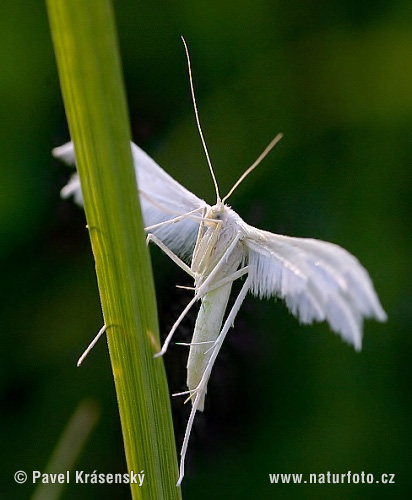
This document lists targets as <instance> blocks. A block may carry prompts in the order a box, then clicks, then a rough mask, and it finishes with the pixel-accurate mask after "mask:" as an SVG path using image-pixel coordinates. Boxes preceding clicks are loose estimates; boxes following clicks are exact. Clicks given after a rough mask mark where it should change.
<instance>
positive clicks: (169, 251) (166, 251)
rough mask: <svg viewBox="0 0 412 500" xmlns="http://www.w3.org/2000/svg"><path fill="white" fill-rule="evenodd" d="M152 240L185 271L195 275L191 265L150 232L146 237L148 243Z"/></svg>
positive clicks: (192, 275)
mask: <svg viewBox="0 0 412 500" xmlns="http://www.w3.org/2000/svg"><path fill="white" fill-rule="evenodd" d="M151 241H153V243H155V244H156V245H157V246H158V247H159V248H160V249H161V250H163V252H164V253H165V254H166V255H167V256H168V257H169V258H170V259H172V260H173V262H174V263H175V264H177V265H178V266H179V267H180V268H181V269H183V271H185V272H186V273H187V274H189V275H190V276H191V277H192V278H194V277H195V273H194V272H193V271H192V270H191V269H190V267H189V266H188V265H187V264H186V263H185V262H183V260H182V259H180V258H179V257H178V256H177V255H176V254H175V253H173V252H172V251H171V250H170V248H169V247H167V246H166V245H165V244H164V243H163V242H162V241H161V240H159V238H158V237H157V236H155V235H154V234H152V233H150V234H148V235H147V238H146V245H148V244H149V243H150V242H151Z"/></svg>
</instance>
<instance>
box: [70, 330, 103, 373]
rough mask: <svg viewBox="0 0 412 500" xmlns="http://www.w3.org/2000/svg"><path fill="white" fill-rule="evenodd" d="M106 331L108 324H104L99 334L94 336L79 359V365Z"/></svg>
mask: <svg viewBox="0 0 412 500" xmlns="http://www.w3.org/2000/svg"><path fill="white" fill-rule="evenodd" d="M105 331H106V325H103V326H102V328H100V330H99V332H98V334H97V335H96V336H95V337H94V339H93V340H92V341H91V342H90V344H89V345H88V347H87V348H86V350H85V351H84V353H83V354H82V355H81V356H80V358H79V360H78V361H77V366H80V365H81V364H82V363H83V361H84V360H85V358H86V356H87V355H88V354H89V352H90V351H91V350H92V349H93V347H94V346H95V345H96V344H97V341H98V340H99V338H100V337H101V336H102V335H103V333H104V332H105Z"/></svg>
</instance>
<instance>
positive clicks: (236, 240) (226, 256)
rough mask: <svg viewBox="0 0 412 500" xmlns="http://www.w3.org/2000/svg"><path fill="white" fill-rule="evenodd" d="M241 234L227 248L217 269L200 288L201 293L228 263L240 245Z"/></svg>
mask: <svg viewBox="0 0 412 500" xmlns="http://www.w3.org/2000/svg"><path fill="white" fill-rule="evenodd" d="M241 236H242V235H241V234H240V233H238V234H237V235H236V236H235V237H234V238H233V240H232V242H231V243H230V245H229V246H228V247H227V249H226V250H225V253H224V254H223V255H222V258H221V259H220V261H219V263H218V264H216V266H215V268H214V269H213V271H212V272H211V273H210V274H209V276H208V277H207V278H206V279H205V281H204V282H203V283H202V284H201V285H200V286H199V292H203V288H206V286H207V285H208V284H209V283H210V281H211V280H212V279H213V278H214V277H215V276H216V274H217V272H218V271H219V270H220V268H221V267H222V266H223V264H224V263H225V262H226V260H227V259H228V257H229V255H230V254H231V253H232V252H233V250H234V248H235V247H236V245H237V244H238V242H239V240H240V238H241Z"/></svg>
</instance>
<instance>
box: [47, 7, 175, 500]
mask: <svg viewBox="0 0 412 500" xmlns="http://www.w3.org/2000/svg"><path fill="white" fill-rule="evenodd" d="M47 8H48V14H49V20H50V26H51V32H52V38H53V43H54V48H55V53H56V59H57V65H58V70H59V76H60V82H61V87H62V92H63V99H64V103H65V108H66V113H67V118H68V122H69V128H70V133H71V137H72V139H73V141H74V145H75V149H76V158H77V167H78V171H79V174H80V179H81V183H82V190H83V196H84V205H85V211H86V218H87V223H88V227H89V233H90V239H91V243H92V249H93V254H94V258H95V262H96V274H97V280H98V286H99V292H100V298H101V303H102V310H103V315H104V321H105V324H106V325H107V327H108V328H107V338H108V344H109V351H110V358H111V363H112V369H113V375H114V380H115V386H116V393H117V399H118V404H119V411H120V417H121V423H122V430H123V437H124V443H125V451H126V459H127V465H128V469H129V470H133V471H134V472H140V471H142V470H144V473H145V480H144V485H143V487H141V488H139V486H138V485H131V488H132V495H133V498H145V499H156V500H158V499H163V498H167V499H175V498H180V489H179V488H176V486H175V484H176V479H177V476H178V473H177V460H176V450H175V441H174V435H173V427H172V422H171V414H170V403H169V401H170V400H169V392H168V388H167V383H166V379H165V373H164V367H163V362H162V360H161V359H153V354H154V353H155V352H156V351H157V350H158V349H159V337H158V325H157V314H156V304H155V296H154V288H153V278H152V272H151V266H150V259H149V254H148V251H147V248H146V246H145V242H144V232H143V225H142V219H141V215H140V207H139V198H138V194H137V188H136V181H135V174H134V170H133V165H132V158H131V151H130V144H129V140H130V130H129V125H128V116H127V111H126V101H125V95H124V87H123V81H122V77H121V69H120V68H121V67H120V60H119V54H118V48H117V39H116V33H115V27H114V20H113V12H112V8H111V4H110V2H109V1H108V0H87V1H85V0H47Z"/></svg>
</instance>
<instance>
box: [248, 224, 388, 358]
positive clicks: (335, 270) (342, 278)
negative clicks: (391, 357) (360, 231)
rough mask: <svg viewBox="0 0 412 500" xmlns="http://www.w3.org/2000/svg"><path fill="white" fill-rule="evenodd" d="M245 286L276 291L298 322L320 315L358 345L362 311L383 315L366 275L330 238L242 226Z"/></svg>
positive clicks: (267, 293) (317, 318) (272, 293)
mask: <svg viewBox="0 0 412 500" xmlns="http://www.w3.org/2000/svg"><path fill="white" fill-rule="evenodd" d="M248 229H249V233H250V236H252V237H250V238H246V239H245V244H246V246H247V248H248V250H249V252H248V262H249V266H250V271H249V272H250V277H251V288H250V289H251V292H252V293H253V294H254V295H257V296H258V297H272V296H277V297H281V298H282V299H284V300H285V303H286V305H287V307H288V308H289V310H290V312H291V313H292V314H293V315H294V316H296V317H297V318H298V319H299V320H300V321H301V322H302V323H312V322H313V321H323V320H326V321H327V322H328V323H329V325H330V327H331V329H332V330H333V331H335V332H336V333H339V334H340V335H341V336H342V338H343V339H344V340H345V341H346V342H348V343H350V344H353V345H354V347H355V349H357V350H360V349H361V348H362V323H363V317H370V318H376V319H377V320H379V321H385V320H386V314H385V311H384V310H383V309H382V306H381V305H380V302H379V299H378V297H377V295H376V292H375V290H374V288H373V285H372V281H371V279H370V277H369V275H368V273H367V271H366V270H365V269H364V268H363V266H362V265H361V264H360V263H359V261H358V260H357V259H356V258H355V257H354V256H353V255H351V254H350V253H349V252H347V251H346V250H344V249H343V248H341V247H339V246H338V245H335V244H333V243H327V242H325V241H320V240H315V239H310V238H291V237H288V236H281V235H276V234H272V233H269V232H266V231H260V230H257V229H255V228H251V227H250V226H248Z"/></svg>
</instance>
